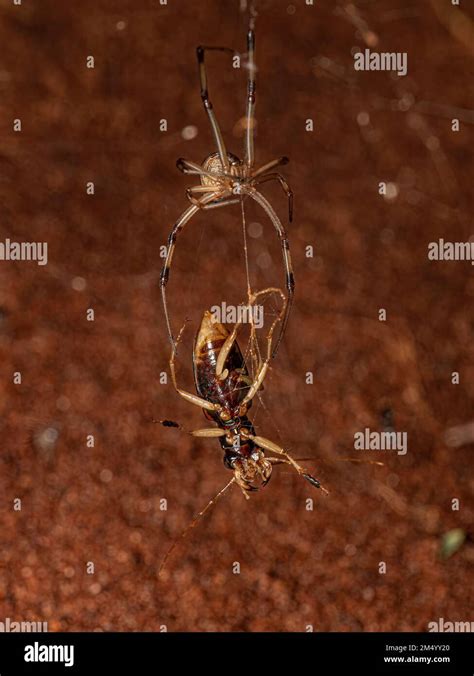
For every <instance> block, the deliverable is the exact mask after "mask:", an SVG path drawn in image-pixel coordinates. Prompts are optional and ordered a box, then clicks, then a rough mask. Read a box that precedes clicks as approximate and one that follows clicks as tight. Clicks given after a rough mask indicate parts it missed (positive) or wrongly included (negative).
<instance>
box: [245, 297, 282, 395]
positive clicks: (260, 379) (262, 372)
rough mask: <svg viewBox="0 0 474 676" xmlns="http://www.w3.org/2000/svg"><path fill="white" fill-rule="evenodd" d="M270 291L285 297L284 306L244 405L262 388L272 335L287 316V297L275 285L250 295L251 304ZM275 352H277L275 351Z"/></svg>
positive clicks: (272, 326) (271, 334) (268, 361)
mask: <svg viewBox="0 0 474 676" xmlns="http://www.w3.org/2000/svg"><path fill="white" fill-rule="evenodd" d="M270 293H278V294H280V296H281V297H282V299H283V307H282V309H281V312H280V314H279V315H278V316H277V317H276V319H275V320H274V321H273V323H272V325H271V327H270V330H269V332H268V334H267V356H266V359H265V361H264V362H263V363H262V364H261V365H260V368H259V370H258V373H257V376H256V378H255V380H254V382H253V383H252V385H251V387H250V389H249V391H248V392H247V394H246V395H245V397H244V399H243V400H242V405H244V404H247V403H248V402H249V401H250V400H251V399H253V398H254V396H255V395H256V394H257V392H258V390H259V389H260V388H261V386H262V383H263V380H264V378H265V376H266V375H267V371H268V368H269V365H270V360H271V358H272V337H273V332H274V330H275V327H276V325H277V324H278V322H280V321H281V319H282V317H285V316H286V307H287V299H286V298H285V296H284V294H283V292H282V291H281V290H280V289H276V288H273V287H269V288H268V289H263V290H262V291H258V292H257V293H254V294H252V295H251V297H250V304H251V305H253V304H254V303H255V301H256V299H257V298H258V297H259V296H262V295H264V294H265V295H268V294H270ZM253 332H254V327H253V325H252V333H253ZM273 354H275V353H273Z"/></svg>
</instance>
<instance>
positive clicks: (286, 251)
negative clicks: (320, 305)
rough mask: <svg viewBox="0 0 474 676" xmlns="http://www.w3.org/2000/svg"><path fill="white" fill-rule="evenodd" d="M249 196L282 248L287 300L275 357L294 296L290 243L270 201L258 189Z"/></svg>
mask: <svg viewBox="0 0 474 676" xmlns="http://www.w3.org/2000/svg"><path fill="white" fill-rule="evenodd" d="M248 194H249V195H250V197H251V198H252V199H254V200H255V201H256V202H257V204H260V206H261V207H262V208H263V209H264V211H265V212H266V213H267V216H268V217H269V218H270V220H271V221H272V223H273V225H274V227H275V230H276V231H277V233H278V236H279V238H280V242H281V249H282V254H283V264H284V266H285V271H286V289H287V292H288V300H287V303H286V306H285V313H284V315H283V319H282V323H281V329H280V334H279V336H278V338H277V341H276V344H275V347H274V348H273V353H272V358H273V357H275V355H276V353H277V351H278V348H279V346H280V343H281V339H282V338H283V335H284V333H285V330H286V325H287V323H288V317H289V314H290V309H291V304H292V302H293V296H294V291H295V277H294V274H293V267H292V265H291V256H290V244H289V242H288V236H287V234H286V230H285V228H284V227H283V225H282V223H281V221H280V219H279V218H278V216H277V215H276V213H275V211H274V209H273V207H272V206H271V204H270V202H269V201H268V200H267V199H266V198H265V197H264V196H263V195H262V194H261V193H260V192H258V190H250V191H249V192H248Z"/></svg>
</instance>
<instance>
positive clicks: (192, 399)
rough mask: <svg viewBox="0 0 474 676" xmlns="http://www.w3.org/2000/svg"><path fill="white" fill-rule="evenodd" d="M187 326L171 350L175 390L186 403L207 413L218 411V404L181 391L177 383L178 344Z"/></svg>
mask: <svg viewBox="0 0 474 676" xmlns="http://www.w3.org/2000/svg"><path fill="white" fill-rule="evenodd" d="M185 326H186V324H183V326H182V328H181V331H180V332H179V334H178V338H177V340H176V345H173V349H172V350H171V357H170V371H171V380H172V381H173V385H174V388H175V390H176V392H177V393H178V394H180V395H181V396H182V397H183V399H186V401H189V403H190V404H194V405H195V406H199V407H200V408H205V409H206V410H207V411H217V410H218V408H219V405H218V404H213V403H212V402H210V401H207V400H206V399H203V398H202V397H198V396H197V395H196V394H191V393H190V392H186V391H185V390H180V389H179V387H178V384H177V382H176V371H175V366H174V362H175V358H176V354H177V351H178V344H179V341H180V340H181V336H182V334H183V331H184V327H185Z"/></svg>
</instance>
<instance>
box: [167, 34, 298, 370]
mask: <svg viewBox="0 0 474 676" xmlns="http://www.w3.org/2000/svg"><path fill="white" fill-rule="evenodd" d="M209 51H220V52H228V53H231V54H236V52H235V51H234V50H233V49H230V48H228V47H202V46H200V47H198V48H197V60H198V66H199V78H200V84H201V98H202V101H203V104H204V110H205V111H206V113H207V115H208V118H209V121H210V123H211V127H212V132H213V135H214V140H215V143H216V146H217V152H213V153H211V154H210V155H209V156H208V157H207V158H206V159H205V160H204V162H203V163H202V165H200V164H196V163H195V162H191V161H190V160H185V159H183V158H180V159H178V161H177V163H176V165H177V167H178V169H179V170H180V171H181V172H182V173H183V174H189V175H196V176H199V178H200V181H201V184H200V185H196V186H193V187H191V188H188V189H187V191H186V195H187V197H188V199H189V201H190V202H191V206H190V207H188V208H187V209H186V210H185V211H184V212H183V214H182V215H181V216H180V218H179V219H178V220H177V221H176V223H175V224H174V226H173V229H172V231H171V233H170V235H169V237H168V247H167V255H166V259H165V263H164V265H163V269H162V272H161V277H160V287H161V295H162V299H163V306H164V312H165V319H166V326H167V330H168V335H169V339H170V341H171V345H172V346H174V345H175V341H174V338H173V333H172V330H171V324H170V319H169V314H168V306H167V302H166V284H167V282H168V278H169V273H170V266H171V261H172V258H173V253H174V250H175V246H176V240H177V237H178V235H179V233H180V232H181V231H182V230H183V228H184V226H185V225H186V224H187V223H188V221H189V220H190V219H191V218H192V217H193V216H194V215H195V214H196V213H198V211H200V210H205V209H213V208H216V207H223V206H227V205H230V204H238V203H241V202H242V200H243V198H244V197H245V196H249V197H251V198H252V199H253V200H255V202H257V204H259V205H260V206H261V207H262V208H263V210H264V211H265V212H266V214H267V216H268V217H269V218H270V220H271V221H272V223H273V225H274V227H275V230H276V231H277V234H278V236H279V238H280V242H281V248H282V254H283V263H284V267H285V272H286V289H287V296H288V302H287V303H286V306H285V315H284V317H283V320H282V324H281V328H280V333H279V336H278V339H277V340H276V343H275V347H274V349H273V353H272V357H274V356H275V355H276V352H277V350H278V347H279V345H280V342H281V339H282V337H283V334H284V332H285V329H286V324H287V322H288V316H289V311H290V307H291V303H292V300H293V294H294V287H295V282H294V275H293V269H292V265H291V257H290V249H289V243H288V237H287V234H286V231H285V228H284V227H283V225H282V223H281V221H280V219H279V217H278V216H277V214H276V213H275V211H274V209H273V207H272V206H271V204H270V203H269V201H268V200H267V199H266V198H265V197H264V196H263V195H262V194H261V192H259V191H258V190H257V186H258V185H260V184H262V183H266V182H267V181H278V182H279V184H280V185H281V187H282V188H283V190H284V192H285V194H286V195H287V198H288V216H289V221H290V222H291V221H292V220H293V193H292V191H291V189H290V187H289V185H288V183H287V182H286V180H285V178H284V177H283V176H282V175H281V174H279V173H277V172H274V171H272V170H273V169H275V168H276V167H278V166H282V165H285V164H287V163H288V162H289V160H288V158H287V157H279V158H278V159H275V160H272V161H270V162H267V163H266V164H264V165H263V166H261V167H259V168H258V169H256V168H255V167H254V123H255V121H254V110H255V34H254V30H253V28H250V29H249V31H248V33H247V57H248V64H247V67H248V83H247V107H246V130H245V142H244V159H243V160H240V159H239V158H238V157H236V156H235V155H233V154H232V153H229V152H228V151H227V149H226V146H225V143H224V138H223V136H222V133H221V130H220V127H219V124H218V122H217V118H216V116H215V113H214V109H213V106H212V103H211V101H210V98H209V92H208V87H207V72H206V66H205V61H204V57H205V53H206V52H209Z"/></svg>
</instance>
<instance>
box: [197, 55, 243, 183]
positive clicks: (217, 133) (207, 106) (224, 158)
mask: <svg viewBox="0 0 474 676" xmlns="http://www.w3.org/2000/svg"><path fill="white" fill-rule="evenodd" d="M206 51H219V52H229V53H230V54H235V51H234V50H233V49H230V48H229V47H202V46H199V47H198V48H197V50H196V54H197V60H198V67H199V80H200V83H201V99H202V102H203V104H204V110H205V111H206V113H207V115H208V117H209V121H210V123H211V126H212V131H213V133H214V138H215V141H216V144H217V150H218V151H219V157H220V160H221V163H222V166H223V168H224V171H226V172H228V171H229V168H230V165H229V157H228V155H227V149H226V147H225V143H224V138H223V136H222V133H221V130H220V127H219V124H218V122H217V118H216V116H215V113H214V110H213V107H212V103H211V100H210V99H209V92H208V89H207V71H206V64H205V62H204V55H205V53H206Z"/></svg>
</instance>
